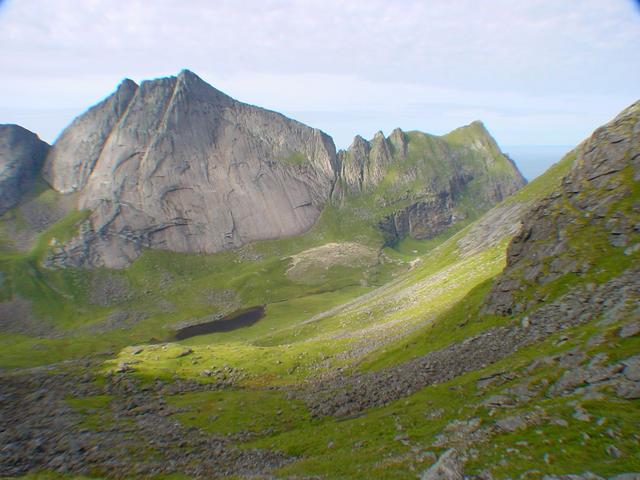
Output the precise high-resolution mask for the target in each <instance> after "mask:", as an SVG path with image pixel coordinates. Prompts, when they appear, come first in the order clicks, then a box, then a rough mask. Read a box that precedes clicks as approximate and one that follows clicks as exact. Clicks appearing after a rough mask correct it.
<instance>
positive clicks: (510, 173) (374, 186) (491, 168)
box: [43, 70, 525, 268]
mask: <svg viewBox="0 0 640 480" xmlns="http://www.w3.org/2000/svg"><path fill="white" fill-rule="evenodd" d="M467 130H473V132H472V133H469V132H467ZM459 132H465V133H464V135H463V136H464V137H465V138H460V139H459V138H457V137H460V136H461V135H460V133H459ZM425 139H428V140H425ZM434 146H435V147H434ZM352 147H353V148H352V149H351V150H347V151H340V152H336V150H335V145H334V144H333V140H332V139H331V137H329V136H328V135H327V134H325V133H324V132H322V131H320V130H318V129H313V128H311V127H307V126H305V125H303V124H302V123H300V122H297V121H295V120H292V119H289V118H287V117H285V116H284V115H282V114H280V113H277V112H273V111H270V110H265V109H262V108H260V107H256V106H253V105H248V104H245V103H242V102H239V101H237V100H235V99H232V98H231V97H229V96H228V95H226V94H224V93H223V92H221V91H219V90H217V89H215V88H214V87H212V86H211V85H209V84H207V83H206V82H204V81H203V80H202V79H201V78H200V77H198V76H197V75H196V74H194V73H193V72H190V71H189V70H183V71H181V72H180V73H179V74H178V75H177V76H176V77H166V78H159V79H154V80H145V81H143V82H141V83H140V85H139V86H138V85H137V84H136V83H135V82H133V81H131V80H129V79H125V80H123V81H122V82H121V83H120V84H119V86H118V88H117V89H116V91H115V92H114V93H112V94H111V95H110V96H108V97H107V98H106V99H105V100H103V101H102V102H99V103H98V104H96V105H94V106H93V107H91V108H90V109H89V110H88V111H87V112H85V113H83V114H82V115H80V116H79V117H78V118H77V119H76V120H74V121H73V122H72V124H71V125H70V126H69V127H68V128H67V129H65V130H64V131H63V132H62V134H61V135H60V137H59V138H58V139H57V140H56V142H55V144H54V145H53V146H52V147H51V150H50V152H49V154H48V155H47V157H46V160H45V163H44V167H43V177H44V178H45V180H46V181H47V182H49V184H50V185H51V186H52V187H53V188H54V189H55V190H56V191H58V192H60V193H61V194H63V195H67V194H70V193H75V194H76V195H77V203H76V208H77V209H78V210H88V211H90V214H89V217H88V218H87V219H86V220H84V221H83V223H82V224H81V225H79V227H78V233H77V235H75V236H74V237H73V238H72V239H70V240H68V241H66V242H64V243H62V244H57V245H56V248H55V251H54V252H53V253H52V255H51V256H50V257H49V259H48V260H47V262H46V264H47V265H49V266H51V267H55V266H58V267H64V266H84V267H99V266H106V267H110V268H124V267H126V266H128V265H130V264H131V262H132V261H133V260H135V259H136V258H137V257H138V256H139V255H140V254H141V252H142V250H143V249H147V248H151V249H164V250H170V251H177V252H201V253H215V252H219V251H223V250H227V249H230V248H237V247H240V246H242V245H245V244H247V243H251V242H253V241H256V240H267V239H275V238H283V237H290V236H296V235H300V234H302V233H304V232H306V231H308V230H309V229H310V228H311V227H312V226H313V225H315V224H316V222H317V220H318V218H319V216H320V212H321V211H322V210H323V209H324V208H325V206H327V205H331V204H334V205H336V206H337V207H338V208H341V207H342V205H343V204H344V203H345V202H347V203H349V202H351V203H353V201H352V200H353V198H355V197H357V196H362V195H373V196H372V197H371V198H370V199H369V200H367V201H369V202H373V203H374V205H373V206H372V207H371V208H370V213H369V216H372V215H373V216H374V217H376V218H373V217H372V219H371V220H370V222H371V223H376V222H380V223H379V225H378V228H379V229H380V231H381V234H382V235H383V236H384V237H385V238H386V243H387V244H392V243H394V242H397V241H400V240H401V239H402V238H404V237H407V236H409V237H414V238H431V237H433V236H436V235H437V234H439V233H440V232H442V231H443V230H445V229H446V228H448V227H450V226H452V225H453V224H455V223H456V222H458V221H460V220H464V219H466V218H467V217H469V216H473V215H477V213H476V212H480V211H484V210H486V209H488V208H489V207H490V206H492V205H493V204H495V203H496V202H498V201H500V200H501V199H502V198H504V197H505V196H506V195H508V194H509V193H512V192H513V191H515V190H516V189H517V188H520V187H521V186H522V185H524V183H525V181H524V179H523V178H522V176H521V175H520V173H519V171H518V170H517V167H516V166H515V165H514V164H513V163H511V161H510V160H509V159H508V158H507V157H506V156H504V155H503V154H502V153H501V152H500V150H499V148H498V146H497V144H496V143H495V140H494V139H493V138H492V137H491V136H490V134H489V132H488V131H487V130H486V129H485V128H484V126H483V125H482V124H481V123H480V122H474V123H472V124H470V125H468V126H465V127H462V128H461V129H457V130H454V131H453V132H450V133H449V134H447V135H445V136H442V137H436V136H433V135H428V134H423V133H420V132H407V133H405V132H403V131H402V130H400V129H395V130H394V131H392V132H391V134H390V135H389V137H388V138H387V137H385V136H384V134H382V132H378V133H377V134H376V135H375V137H374V139H372V141H371V142H368V141H366V140H364V139H362V137H359V136H358V137H356V139H355V140H354V145H353V146H352ZM356 150H358V152H356ZM474 185H475V186H474ZM471 190H474V193H473V196H475V197H476V198H475V201H474V202H475V205H473V206H471V203H474V202H470V201H469V200H468V199H465V198H463V197H464V196H465V195H467V193H465V192H470V191H471ZM467 196H468V195H467ZM438 198H441V200H437V199H438ZM464 202H466V203H467V206H462V205H461V204H462V203H464ZM356 203H357V202H356ZM360 203H362V202H360ZM205 205H207V206H215V208H212V209H209V208H206V207H204V206H205ZM383 210H384V211H385V212H387V213H386V214H382V211H383ZM389 214H391V216H397V217H398V218H395V217H394V219H393V220H389V218H391V217H390V216H389ZM432 217H434V218H435V220H434V219H432ZM385 222H386V223H385ZM390 225H393V227H392V228H391V227H390Z"/></svg>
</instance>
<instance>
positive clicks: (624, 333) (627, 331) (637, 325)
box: [618, 322, 640, 338]
mask: <svg viewBox="0 0 640 480" xmlns="http://www.w3.org/2000/svg"><path fill="white" fill-rule="evenodd" d="M638 334H640V322H631V323H627V324H626V325H623V326H622V327H620V330H618V336H619V337H620V338H628V337H635V336H636V335H638Z"/></svg>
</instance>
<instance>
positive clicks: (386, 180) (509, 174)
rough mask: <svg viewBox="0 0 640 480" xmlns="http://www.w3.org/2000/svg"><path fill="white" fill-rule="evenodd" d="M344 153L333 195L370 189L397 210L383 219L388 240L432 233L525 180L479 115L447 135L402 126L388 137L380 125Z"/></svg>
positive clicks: (483, 207) (379, 200)
mask: <svg viewBox="0 0 640 480" xmlns="http://www.w3.org/2000/svg"><path fill="white" fill-rule="evenodd" d="M338 157H339V159H340V161H341V170H340V176H339V179H338V183H337V185H336V188H335V189H334V199H335V200H336V201H337V202H338V203H342V202H345V201H346V200H347V199H349V198H350V197H354V196H359V195H372V196H373V197H374V198H375V201H376V203H377V205H378V206H379V207H381V208H383V209H384V210H386V211H389V210H391V213H389V214H387V215H386V216H385V217H384V218H382V219H381V220H380V222H379V224H378V227H379V228H380V230H381V232H382V234H383V236H384V238H385V242H386V244H387V245H393V244H394V243H396V242H397V241H398V240H400V239H402V238H404V237H407V236H410V237H413V238H417V239H427V238H432V237H434V236H436V235H438V234H439V233H441V232H443V231H444V230H446V229H447V228H449V227H450V226H452V225H453V224H455V223H456V222H457V221H459V220H462V219H464V218H467V217H469V216H470V215H473V216H476V215H477V214H479V213H482V212H484V211H486V210H488V209H489V208H490V207H492V206H493V205H495V204H496V203H498V202H499V201H501V200H502V199H503V198H505V197H507V196H508V195H511V194H512V193H514V192H515V191H516V190H518V189H519V188H521V187H522V186H523V185H524V184H525V180H524V178H523V177H522V175H521V174H520V172H519V171H518V169H517V167H516V166H515V165H514V163H513V162H512V161H511V160H510V159H509V158H508V157H507V156H506V155H504V154H503V153H502V152H501V151H500V149H499V147H498V145H497V144H496V142H495V140H494V139H493V137H491V135H490V134H489V132H488V131H487V130H486V128H485V127H484V125H483V124H482V123H481V122H473V123H472V124H470V125H467V126H465V127H461V128H459V129H456V130H454V131H453V132H451V133H449V134H447V135H444V136H442V137H438V136H434V135H429V134H426V133H422V132H415V131H414V132H403V131H402V130H400V129H395V130H394V131H393V132H392V133H391V135H390V136H389V137H388V138H385V136H384V135H383V134H382V132H378V133H376V135H375V137H374V138H373V140H371V141H370V142H368V141H366V140H365V139H363V138H362V137H360V136H357V137H356V138H355V139H354V141H353V143H352V144H351V146H350V147H349V148H348V149H347V150H346V151H340V152H339V153H338ZM465 200H467V201H466V202H465Z"/></svg>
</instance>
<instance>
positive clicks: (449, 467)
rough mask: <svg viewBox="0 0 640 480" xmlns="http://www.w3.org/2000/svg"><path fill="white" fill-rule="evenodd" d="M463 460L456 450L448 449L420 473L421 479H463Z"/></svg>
mask: <svg viewBox="0 0 640 480" xmlns="http://www.w3.org/2000/svg"><path fill="white" fill-rule="evenodd" d="M463 478H464V462H463V460H462V459H461V458H460V455H459V454H458V451H457V450H455V449H453V448H452V449H449V450H447V451H446V452H444V453H443V454H442V455H440V458H438V461H437V462H436V463H434V464H433V465H432V466H431V467H430V468H429V469H428V470H426V471H425V472H423V473H422V475H421V476H420V479H421V480H463Z"/></svg>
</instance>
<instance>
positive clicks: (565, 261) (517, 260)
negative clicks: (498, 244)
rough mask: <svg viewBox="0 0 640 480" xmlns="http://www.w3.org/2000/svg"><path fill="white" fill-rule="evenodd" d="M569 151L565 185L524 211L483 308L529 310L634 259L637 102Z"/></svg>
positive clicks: (639, 164) (639, 211) (639, 143)
mask: <svg viewBox="0 0 640 480" xmlns="http://www.w3.org/2000/svg"><path fill="white" fill-rule="evenodd" d="M569 155H570V156H573V157H575V160H574V161H573V166H572V168H571V170H570V172H569V174H568V175H567V176H566V177H565V178H564V179H563V182H562V187H561V189H560V190H558V191H556V192H555V193H553V194H551V195H550V196H549V197H547V198H546V199H544V200H543V201H541V202H540V203H538V204H537V205H535V207H534V208H533V209H532V210H531V211H530V212H528V214H526V215H524V216H523V225H522V228H521V230H520V232H519V234H518V235H516V237H515V238H514V239H513V241H512V243H511V245H510V246H509V249H508V252H507V267H506V268H505V270H504V272H503V273H502V274H501V275H500V276H499V277H498V279H497V280H496V282H495V284H494V286H493V290H492V292H491V294H490V295H489V297H488V299H487V304H486V306H485V311H486V312H488V313H494V314H500V315H509V314H519V313H524V312H530V311H531V310H532V309H535V308H536V307H537V305H538V304H539V303H542V302H544V301H546V300H548V298H547V297H548V296H550V295H554V294H556V292H562V291H563V290H565V289H566V285H567V284H573V283H581V282H583V283H584V282H585V281H588V282H595V283H597V282H599V281H600V280H601V278H604V277H608V276H611V275H614V276H615V275H616V274H619V273H621V271H618V270H620V269H622V268H623V267H624V266H625V265H629V264H633V263H634V262H636V264H637V261H638V258H639V256H640V102H636V103H635V104H633V105H631V106H630V107H629V108H627V109H626V110H624V111H623V112H622V113H621V114H620V115H618V116H617V117H616V118H615V119H614V120H613V121H611V122H610V123H608V124H606V125H604V126H602V127H600V128H599V129H597V130H596V131H595V132H594V133H593V135H592V136H591V137H590V138H589V139H587V140H586V141H584V142H583V143H582V144H580V145H579V146H578V147H577V148H576V149H575V150H574V151H573V152H571V153H569ZM603 262H606V264H604V263H603ZM595 283H591V284H590V285H591V286H590V287H589V288H591V289H593V288H595Z"/></svg>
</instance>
